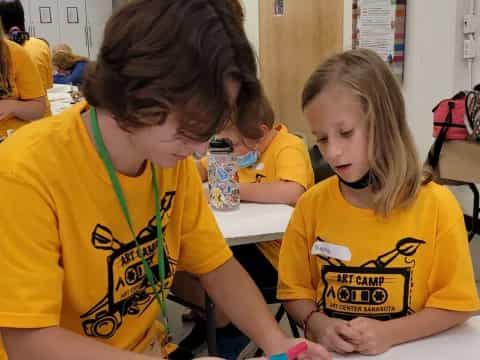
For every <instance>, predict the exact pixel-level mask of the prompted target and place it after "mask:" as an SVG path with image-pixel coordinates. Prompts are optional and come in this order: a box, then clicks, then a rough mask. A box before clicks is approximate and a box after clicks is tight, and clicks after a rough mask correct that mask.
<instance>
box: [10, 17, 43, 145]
mask: <svg viewBox="0 0 480 360" xmlns="http://www.w3.org/2000/svg"><path fill="white" fill-rule="evenodd" d="M45 104H46V97H45V89H44V88H43V85H42V80H41V79H40V75H39V74H38V70H37V67H36V66H35V64H34V63H33V61H32V59H31V58H30V56H29V55H28V53H27V51H26V50H25V49H24V48H23V47H21V46H20V45H18V44H17V43H14V42H13V41H10V40H7V39H6V38H5V35H4V33H3V30H2V28H1V26H0V138H4V137H6V136H7V130H15V129H17V128H19V127H21V126H23V125H25V124H27V123H28V122H29V121H31V120H36V119H40V118H42V117H43V116H44V114H45V111H46V105H45Z"/></svg>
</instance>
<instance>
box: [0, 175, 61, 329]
mask: <svg viewBox="0 0 480 360" xmlns="http://www.w3.org/2000/svg"><path fill="white" fill-rule="evenodd" d="M0 198H1V199H2V207H1V208H0V223H1V224H2V226H0V238H1V239H2V241H1V245H0V249H1V250H0V263H1V264H2V271H1V272H0V288H2V289H4V290H3V294H2V296H0V327H17V328H34V327H48V326H56V325H58V324H59V321H60V311H61V304H62V285H63V269H62V267H61V259H60V241H59V235H58V232H57V225H56V220H55V215H54V211H53V206H52V204H51V203H49V201H48V200H47V199H48V194H47V192H46V191H43V190H42V188H41V187H40V186H36V185H35V184H34V182H33V181H32V182H26V181H24V180H22V179H18V178H16V177H14V176H13V175H11V174H7V175H6V174H4V173H0ZM7 289H8V291H7Z"/></svg>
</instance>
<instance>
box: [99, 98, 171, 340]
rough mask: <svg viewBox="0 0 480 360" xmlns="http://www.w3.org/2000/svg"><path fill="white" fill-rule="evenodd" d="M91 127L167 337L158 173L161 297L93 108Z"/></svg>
mask: <svg viewBox="0 0 480 360" xmlns="http://www.w3.org/2000/svg"><path fill="white" fill-rule="evenodd" d="M90 126H91V128H92V134H93V139H94V141H95V146H96V148H97V150H98V153H99V155H100V158H101V159H102V161H103V164H104V165H105V168H106V169H107V172H108V175H109V177H110V180H111V182H112V185H113V190H114V191H115V194H116V195H117V200H118V203H119V204H120V208H121V209H122V213H123V216H124V217H125V220H127V223H128V227H129V228H130V232H131V233H132V237H133V238H134V239H135V244H136V245H137V251H138V254H139V255H140V257H141V258H142V264H143V268H144V270H145V275H146V276H147V280H148V283H149V284H150V286H151V287H152V289H153V292H154V294H155V298H156V299H157V302H158V304H159V305H160V308H161V311H162V320H163V323H164V326H165V330H166V332H167V337H166V338H168V335H169V334H170V329H169V327H168V322H167V306H166V299H165V262H164V253H163V232H162V218H161V216H160V200H159V199H160V195H159V193H158V180H157V172H156V171H155V166H153V164H150V165H151V170H152V186H153V196H154V201H155V220H156V225H157V255H158V278H159V280H160V286H161V295H160V294H159V292H158V290H157V285H156V282H155V277H154V275H153V272H152V269H151V268H150V266H149V265H148V263H147V260H145V255H144V253H143V249H142V247H141V246H140V244H139V243H138V239H137V237H136V236H135V232H134V231H133V226H132V220H131V218H130V213H129V211H128V206H127V201H126V199H125V196H124V195H123V191H122V187H121V186H120V183H119V181H118V178H117V175H116V173H115V169H114V168H113V164H112V161H111V160H110V156H109V155H108V152H107V149H106V147H105V143H104V142H103V138H102V134H101V132H100V127H99V126H98V119H97V111H96V110H95V108H94V107H93V106H92V107H91V108H90Z"/></svg>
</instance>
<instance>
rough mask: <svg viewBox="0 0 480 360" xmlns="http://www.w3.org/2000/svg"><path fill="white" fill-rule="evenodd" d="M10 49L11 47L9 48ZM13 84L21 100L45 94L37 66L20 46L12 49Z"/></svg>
mask: <svg viewBox="0 0 480 360" xmlns="http://www.w3.org/2000/svg"><path fill="white" fill-rule="evenodd" d="M11 49H12V48H11ZM12 57H13V61H14V63H15V65H14V71H15V74H14V77H15V84H16V87H17V89H18V95H19V98H20V99H21V100H30V99H35V98H39V97H42V96H45V89H44V87H43V83H42V79H41V77H40V74H39V73H38V68H37V66H36V65H35V63H34V62H33V60H32V59H31V58H30V55H28V53H27V51H26V50H25V49H23V48H22V47H18V48H16V49H14V50H13V51H12Z"/></svg>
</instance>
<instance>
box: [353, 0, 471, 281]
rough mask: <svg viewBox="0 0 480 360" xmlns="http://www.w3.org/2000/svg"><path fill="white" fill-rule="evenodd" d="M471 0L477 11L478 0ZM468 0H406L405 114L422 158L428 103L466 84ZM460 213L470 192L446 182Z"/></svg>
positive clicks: (428, 129) (428, 134) (428, 130)
mask: <svg viewBox="0 0 480 360" xmlns="http://www.w3.org/2000/svg"><path fill="white" fill-rule="evenodd" d="M475 1H476V9H477V13H480V1H479V0H475ZM344 2H345V18H344V48H345V49H349V48H351V43H352V41H351V29H352V21H351V19H352V1H351V0H344ZM469 8H470V0H456V1H452V0H408V2H407V26H406V49H405V78H404V82H403V85H402V88H403V94H404V96H405V102H406V110H407V117H408V121H409V124H410V127H411V129H412V131H413V134H414V136H415V141H416V144H417V147H418V150H419V153H420V156H421V158H422V159H424V158H425V156H426V154H427V152H428V149H429V148H430V146H431V144H432V142H433V138H432V112H431V110H432V108H433V107H434V106H435V105H436V104H437V103H438V101H439V100H441V99H443V98H445V97H449V96H451V95H453V94H454V93H455V92H457V91H459V90H463V89H465V88H466V87H467V84H468V82H467V65H466V62H465V60H464V59H463V39H464V36H463V15H464V14H465V13H466V12H467V11H468V9H469ZM477 52H478V53H479V57H478V58H477V59H476V61H475V63H474V68H473V69H474V71H473V75H474V76H473V84H476V83H480V41H479V46H478V48H477ZM451 189H452V191H453V192H454V193H455V195H456V196H457V198H458V200H459V201H460V204H461V205H462V207H463V209H464V211H465V213H467V214H471V209H472V193H471V191H470V190H469V189H467V188H466V187H452V188H451ZM471 251H472V255H473V258H474V263H475V269H476V272H477V279H480V239H479V238H478V237H476V238H475V239H474V240H473V241H472V246H471Z"/></svg>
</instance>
